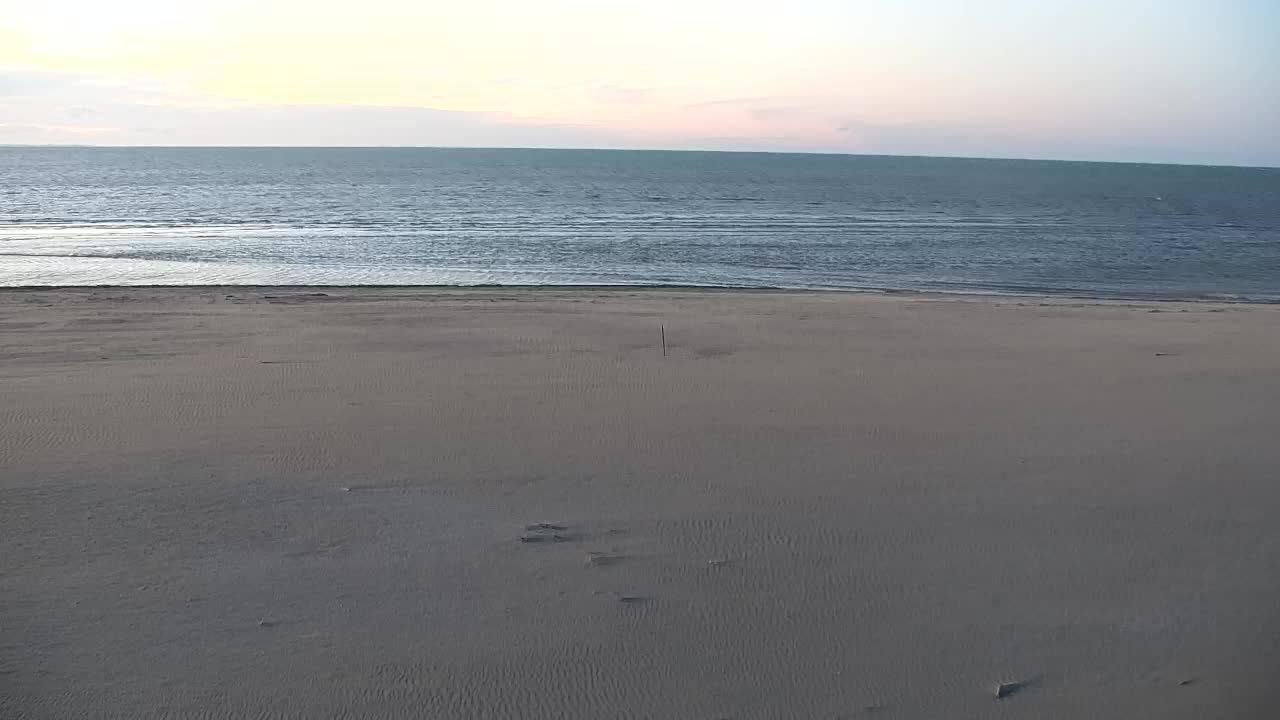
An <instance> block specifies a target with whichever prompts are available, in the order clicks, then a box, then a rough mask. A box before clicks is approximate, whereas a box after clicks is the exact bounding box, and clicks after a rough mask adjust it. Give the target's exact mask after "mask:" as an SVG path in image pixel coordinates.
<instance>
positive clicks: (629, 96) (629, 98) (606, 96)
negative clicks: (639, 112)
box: [585, 84, 655, 105]
mask: <svg viewBox="0 0 1280 720" xmlns="http://www.w3.org/2000/svg"><path fill="white" fill-rule="evenodd" d="M585 92H586V94H587V96H588V97H590V98H591V99H593V100H595V101H597V102H602V103H614V104H619V105H638V104H640V103H643V102H646V101H648V100H649V98H650V96H652V95H653V94H654V92H655V89H654V88H639V87H624V86H622V85H607V84H601V85H589V86H587V87H586V88H585Z"/></svg>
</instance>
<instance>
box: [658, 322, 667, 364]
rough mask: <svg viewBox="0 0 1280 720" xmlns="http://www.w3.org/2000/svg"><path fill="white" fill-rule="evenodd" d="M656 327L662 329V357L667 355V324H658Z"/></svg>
mask: <svg viewBox="0 0 1280 720" xmlns="http://www.w3.org/2000/svg"><path fill="white" fill-rule="evenodd" d="M658 329H659V330H661V331H662V357H666V356H667V326H666V325H661V324H660V325H658Z"/></svg>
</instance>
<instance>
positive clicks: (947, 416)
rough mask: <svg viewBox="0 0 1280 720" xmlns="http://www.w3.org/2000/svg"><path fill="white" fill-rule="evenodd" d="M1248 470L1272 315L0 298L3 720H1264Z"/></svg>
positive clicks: (317, 293) (947, 303)
mask: <svg viewBox="0 0 1280 720" xmlns="http://www.w3.org/2000/svg"><path fill="white" fill-rule="evenodd" d="M664 334H665V344H666V347H665V352H664V347H663V335H664ZM1278 468H1280V306H1267V305H1222V304H1211V303H1143V302H1098V301H1090V300H1071V299H1041V298H1032V297H978V296H973V297H963V296H949V297H948V296H930V295H912V294H897V295H887V294H849V293H788V292H742V291H692V290H632V289H600V288H595V289H590V288H580V289H512V288H503V289H497V288H489V289H456V288H455V289H444V288H439V289H431V288H423V289H397V288H387V289H345V288H188V289H177V288H174V289H146V288H140V289H121V288H99V289H65V290H6V291H0V548H2V551H0V717H3V718H6V719H13V720H17V719H19V718H224V717H225V718H339V717H343V718H346V717H376V718H583V719H592V720H595V719H605V718H690V719H695V720H697V719H706V720H711V719H714V718H732V719H734V720H743V719H747V718H761V719H764V718H823V719H835V718H861V717H876V718H1117V719H1120V718H1124V719H1130V718H1208V717H1213V718H1254V717H1257V718H1268V717H1277V714H1276V713H1277V712H1280V686H1278V685H1277V670H1280V484H1277V479H1278V478H1280V474H1278V473H1280V471H1278V470H1277V469H1278ZM1002 683H1005V684H1006V685H1005V686H1004V687H1003V689H1002V690H1001V691H1000V692H997V688H1000V687H1001V684H1002ZM997 695H1002V696H1003V697H997Z"/></svg>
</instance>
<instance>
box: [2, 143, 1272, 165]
mask: <svg viewBox="0 0 1280 720" xmlns="http://www.w3.org/2000/svg"><path fill="white" fill-rule="evenodd" d="M0 148H41V149H49V148H66V149H95V150H480V151H500V150H529V151H565V152H653V153H719V154H725V155H816V156H829V157H866V158H910V159H920V160H978V161H1011V162H1060V163H1081V164H1096V165H1157V166H1168V167H1208V168H1237V169H1242V170H1280V165H1244V164H1232V163H1209V162H1202V163H1196V162H1176V161H1165V160H1080V159H1070V158H1060V157H1017V156H983V155H924V154H894V153H859V152H842V151H838V150H726V149H711V148H707V149H702V148H661V147H655V148H634V147H571V146H554V145H542V146H521V145H509V146H508V145H276V144H263V145H212V144H211V145H105V144H93V143H0Z"/></svg>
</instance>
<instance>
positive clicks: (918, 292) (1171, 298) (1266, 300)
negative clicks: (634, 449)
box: [0, 283, 1280, 306]
mask: <svg viewBox="0 0 1280 720" xmlns="http://www.w3.org/2000/svg"><path fill="white" fill-rule="evenodd" d="M95 290H171V291H175V292H180V291H192V292H211V291H234V290H241V291H272V290H279V291H303V290H310V291H317V292H323V291H326V290H360V291H377V290H421V291H424V292H438V291H468V290H474V291H507V290H511V291H529V292H545V291H565V292H575V291H581V292H614V291H616V292H632V291H643V292H662V291H679V292H707V293H722V294H723V293H742V294H777V295H805V294H813V295H823V294H831V295H869V296H904V297H926V298H928V297H936V298H940V299H945V298H957V299H960V298H975V299H979V300H982V299H1007V298H1027V299H1040V300H1074V301H1090V302H1098V303H1142V302H1146V303H1188V304H1222V305H1261V306H1267V305H1280V296H1277V297H1274V298H1271V297H1262V298H1257V297H1240V296H1219V295H1142V294H1133V295H1120V294H1114V295H1113V294H1090V293H1084V292H1076V291H1063V292H1051V291H1040V290H1028V291H1026V292H1018V291H1013V290H1010V291H999V290H991V289H981V290H973V291H966V290H936V289H914V288H890V287H873V288H838V287H821V288H806V287H773V286H770V287H764V286H737V285H682V284H648V285H639V284H589V283H585V284H541V285H507V284H474V285H416V284H413V285H382V284H366V285H361V284H341V285H307V284H281V285H277V284H267V285H259V284H254V285H0V293H6V292H39V291H75V292H81V291H95Z"/></svg>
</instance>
